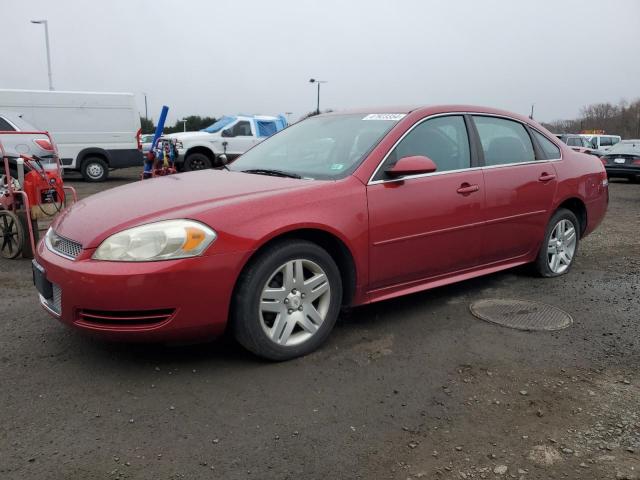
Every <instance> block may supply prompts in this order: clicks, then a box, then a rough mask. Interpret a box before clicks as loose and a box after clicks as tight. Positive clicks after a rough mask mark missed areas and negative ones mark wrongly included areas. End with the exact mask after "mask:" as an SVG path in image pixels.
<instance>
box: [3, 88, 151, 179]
mask: <svg viewBox="0 0 640 480" xmlns="http://www.w3.org/2000/svg"><path fill="white" fill-rule="evenodd" d="M3 112H5V113H8V114H13V115H19V116H20V117H21V118H23V119H24V120H26V121H27V122H29V123H31V124H33V125H34V126H36V127H37V128H39V129H41V130H46V131H48V132H49V133H50V134H51V135H52V137H53V140H54V142H55V143H56V145H57V146H58V153H59V155H60V161H61V163H62V165H63V166H64V168H65V169H69V170H77V171H79V172H81V173H82V176H83V177H84V178H85V180H87V181H90V182H100V181H103V180H105V179H106V178H107V176H108V174H109V170H110V169H115V168H126V167H132V166H139V167H142V165H143V157H142V146H141V143H140V134H141V130H140V114H139V112H138V108H137V106H136V101H135V97H134V95H133V94H132V93H102V92H59V91H49V90H4V89H0V113H3Z"/></svg>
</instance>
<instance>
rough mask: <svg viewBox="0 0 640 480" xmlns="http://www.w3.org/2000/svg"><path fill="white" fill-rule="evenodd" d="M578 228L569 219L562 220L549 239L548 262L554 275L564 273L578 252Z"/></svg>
mask: <svg viewBox="0 0 640 480" xmlns="http://www.w3.org/2000/svg"><path fill="white" fill-rule="evenodd" d="M576 242H577V236H576V228H575V225H574V224H573V223H572V222H570V221H569V220H567V219H562V220H560V221H559V222H558V223H557V224H556V226H555V227H553V230H552V231H551V236H550V237H549V243H548V245H547V262H548V265H549V269H550V270H551V271H552V272H553V273H563V272H564V271H565V270H567V268H569V265H571V262H572V261H573V255H574V254H575V252H576Z"/></svg>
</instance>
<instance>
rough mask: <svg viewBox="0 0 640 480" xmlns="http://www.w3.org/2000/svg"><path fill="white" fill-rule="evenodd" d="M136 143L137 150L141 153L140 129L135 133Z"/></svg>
mask: <svg viewBox="0 0 640 480" xmlns="http://www.w3.org/2000/svg"><path fill="white" fill-rule="evenodd" d="M136 142H137V143H138V150H140V151H142V129H141V128H139V129H138V131H137V132H136Z"/></svg>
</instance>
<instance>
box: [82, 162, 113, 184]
mask: <svg viewBox="0 0 640 480" xmlns="http://www.w3.org/2000/svg"><path fill="white" fill-rule="evenodd" d="M80 173H82V178H84V179H85V180H86V181H87V182H104V181H105V180H106V179H107V177H108V176H109V166H108V165H107V162H105V161H104V160H103V159H102V158H100V157H89V158H86V159H85V160H84V161H83V162H82V168H81V170H80Z"/></svg>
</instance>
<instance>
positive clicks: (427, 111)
mask: <svg viewBox="0 0 640 480" xmlns="http://www.w3.org/2000/svg"><path fill="white" fill-rule="evenodd" d="M448 112H469V113H486V114H490V115H499V116H504V117H511V118H515V119H518V120H520V121H522V122H528V123H531V120H530V119H529V117H526V116H524V115H519V114H517V113H514V112H509V111H507V110H501V109H498V108H491V107H482V106H478V105H458V104H448V105H422V106H416V105H414V106H407V105H395V106H381V107H375V108H373V107H372V108H358V109H349V110H340V111H335V112H329V113H323V114H322V115H347V114H363V115H369V114H372V113H404V114H410V113H417V114H424V115H434V114H438V113H448Z"/></svg>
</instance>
